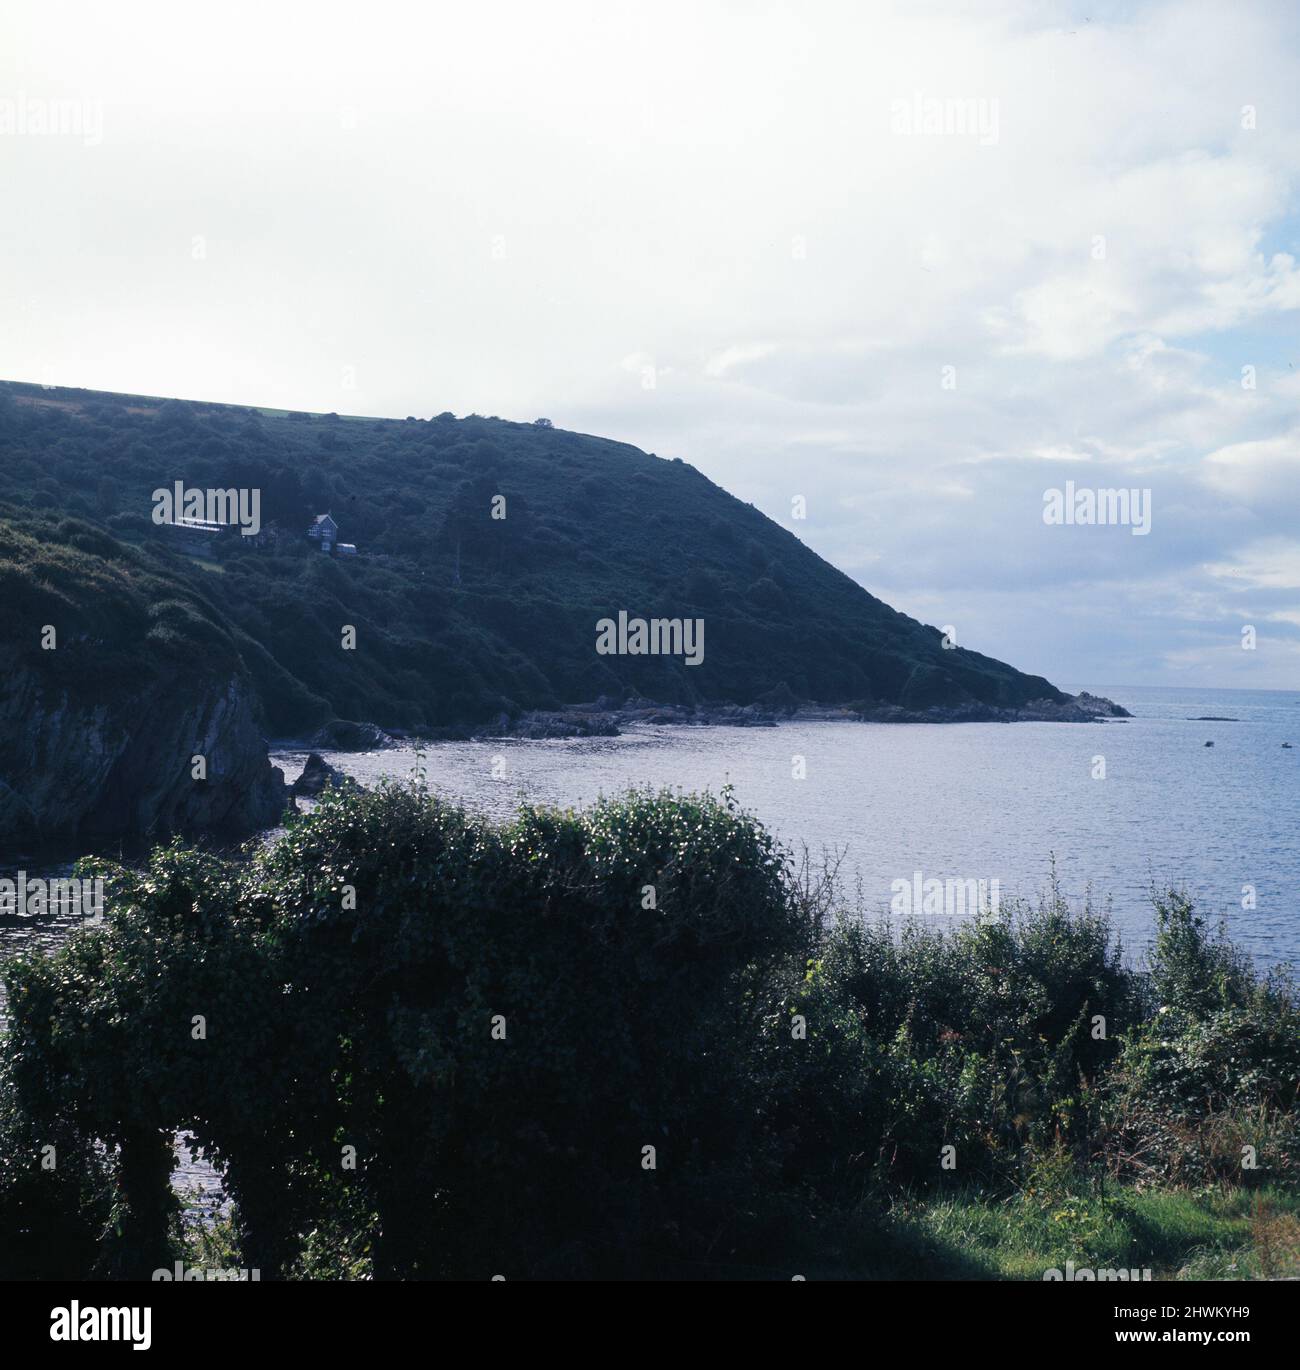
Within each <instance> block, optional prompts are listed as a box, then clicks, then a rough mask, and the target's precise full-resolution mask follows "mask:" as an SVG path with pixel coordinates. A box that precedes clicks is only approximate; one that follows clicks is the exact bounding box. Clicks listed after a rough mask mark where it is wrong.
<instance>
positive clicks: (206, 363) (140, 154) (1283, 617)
mask: <svg viewBox="0 0 1300 1370" xmlns="http://www.w3.org/2000/svg"><path fill="white" fill-rule="evenodd" d="M1298 188H1300V6H1296V5H1293V4H1291V3H1288V2H1286V0H1278V2H1277V3H1267V2H1265V3H1250V0H1247V2H1246V3H1237V2H1235V3H1233V4H1231V5H1229V4H1222V3H1215V4H1196V3H1190V2H1188V3H1178V4H1151V5H1145V4H1125V5H1116V4H1108V3H1083V4H1056V3H1039V4H1006V5H1001V4H997V3H984V4H965V3H946V4H931V3H926V2H925V0H920V2H919V3H918V0H912V3H907V4H899V5H893V4H884V3H881V4H873V3H863V2H862V0H858V2H857V3H844V4H840V3H828V2H826V0H800V2H799V3H796V4H778V3H764V2H763V0H747V2H745V3H741V2H740V0H689V2H688V3H676V2H675V0H655V3H618V0H599V3H590V4H588V3H574V2H572V0H546V3H544V4H543V3H537V0H530V2H529V3H517V2H516V0H493V3H491V4H487V5H469V4H465V3H463V0H461V3H457V4H454V5H452V4H444V3H432V4H424V5H419V6H417V5H414V4H390V3H386V0H371V3H368V4H366V5H364V6H358V5H355V4H335V3H332V2H331V0H326V2H325V3H314V4H311V5H287V4H286V5H267V4H265V3H258V4H247V3H244V2H243V0H232V2H231V3H225V4H222V5H221V6H217V7H211V6H204V7H200V6H188V5H178V4H176V3H174V0H168V3H132V0H126V3H118V4H114V5H111V6H110V5H104V4H103V3H102V2H100V3H80V2H79V3H60V0H6V3H5V5H4V7H3V9H2V10H0V197H2V198H0V377H3V378H5V379H11V380H28V381H39V382H43V383H46V384H59V385H73V386H86V387H89V388H93V389H109V390H118V391H127V392H139V393H145V394H152V395H176V396H181V397H184V398H189V399H205V400H221V401H229V402H236V403H248V404H262V405H270V406H277V407H285V408H300V409H310V410H318V411H330V410H336V411H338V412H340V413H356V414H373V415H385V416H393V417H405V416H406V415H408V414H414V415H416V416H418V417H427V416H430V415H432V414H436V413H440V412H442V411H444V410H451V411H453V412H455V413H457V414H462V415H463V414H467V413H480V414H486V415H499V416H501V417H503V418H510V419H525V420H526V419H532V418H535V417H538V416H543V415H544V416H546V417H549V418H551V419H552V420H553V421H554V423H555V424H556V426H557V427H561V428H570V429H576V430H578V431H581V432H588V433H598V434H601V435H604V436H608V437H612V438H616V439H620V440H623V441H627V442H631V443H635V444H636V445H637V446H639V447H642V448H644V449H646V450H647V451H652V452H655V453H657V454H658V455H659V456H662V457H681V458H682V459H683V460H685V461H688V462H690V463H692V464H693V465H695V466H696V467H698V468H699V469H700V470H701V471H703V472H704V473H705V474H706V475H708V476H709V477H710V478H711V479H713V480H715V481H717V482H718V483H719V484H721V485H722V486H724V487H725V488H726V489H728V490H730V491H731V492H732V493H733V494H735V495H737V496H739V497H740V498H741V499H744V500H747V501H750V502H752V503H753V504H755V505H756V506H757V507H758V508H760V509H761V510H763V511H764V512H765V513H766V514H768V515H769V516H771V517H772V518H774V519H776V520H777V521H778V522H780V523H782V524H784V525H785V526H787V527H789V528H790V529H791V530H792V531H794V532H795V533H797V534H798V536H799V537H801V538H802V539H803V540H804V541H805V542H806V543H808V544H809V545H810V546H811V547H812V548H813V549H814V550H816V551H817V552H818V553H820V554H821V555H822V556H824V557H826V558H827V559H828V560H829V561H831V562H833V563H834V564H835V565H837V566H838V567H840V568H841V569H842V570H844V571H846V572H848V573H849V574H850V575H852V576H853V577H854V578H855V579H857V580H858V581H860V582H861V583H862V584H863V585H864V586H866V587H867V588H868V589H869V590H871V591H872V593H874V594H877V595H879V596H880V597H881V598H883V599H885V600H886V601H887V602H889V603H891V604H893V605H894V606H895V607H896V608H899V609H902V610H903V611H905V612H907V613H910V614H913V615H914V616H916V617H918V618H921V619H923V620H924V621H926V622H929V623H934V624H936V625H940V626H943V627H945V628H951V630H952V635H953V636H954V637H955V639H956V641H957V642H958V643H959V644H960V645H961V646H965V647H971V648H974V649H976V650H979V651H983V652H986V653H988V654H989V655H992V656H996V657H999V658H1001V659H1003V660H1006V661H1009V662H1011V663H1012V664H1014V665H1016V666H1018V667H1020V668H1021V669H1023V670H1028V671H1032V672H1037V673H1040V674H1043V675H1046V676H1048V677H1049V678H1050V679H1052V680H1053V681H1056V682H1058V683H1065V684H1068V685H1075V686H1083V687H1086V688H1092V689H1106V688H1113V687H1117V686H1119V685H1123V684H1146V685H1166V684H1167V685H1186V686H1206V685H1216V686H1233V687H1241V688H1260V689H1300V338H1298V335H1297V324H1298V323H1300V264H1298V263H1297V261H1296V256H1297V253H1298V252H1300V231H1298V230H1300V201H1298V199H1297V190H1298ZM1067 483H1071V484H1069V485H1067ZM1119 489H1123V490H1129V491H1136V492H1138V493H1137V494H1136V495H1135V496H1133V497H1132V499H1131V502H1130V509H1131V510H1137V509H1145V510H1146V513H1147V514H1148V515H1149V525H1148V528H1147V531H1145V532H1143V531H1142V530H1141V528H1140V527H1139V526H1138V521H1136V520H1134V519H1133V518H1132V517H1130V521H1129V522H1128V523H1117V522H1111V523H1107V524H1099V523H1092V524H1085V523H1081V522H1074V523H1069V522H1066V523H1048V522H1045V519H1044V512H1045V508H1046V507H1047V503H1048V501H1049V500H1050V498H1051V496H1050V492H1052V491H1059V492H1061V493H1062V495H1063V496H1064V495H1065V493H1066V492H1067V490H1068V491H1073V492H1074V494H1073V498H1074V499H1079V498H1081V496H1080V493H1079V492H1083V491H1095V490H1119ZM1146 492H1149V494H1147V493H1146ZM1148 501H1149V502H1148ZM1072 507H1073V506H1072ZM799 512H802V513H804V514H805V517H802V518H799V517H796V514H797V513H799ZM1247 629H1251V630H1253V632H1248V631H1246V630H1247ZM1252 643H1253V645H1250V644H1252ZM1243 644H1246V645H1243Z"/></svg>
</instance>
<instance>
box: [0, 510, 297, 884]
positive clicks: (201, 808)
mask: <svg viewBox="0 0 1300 1370" xmlns="http://www.w3.org/2000/svg"><path fill="white" fill-rule="evenodd" d="M0 606H3V607H2V608H0V652H3V655H4V661H5V670H4V671H3V673H0V863H4V862H8V861H10V860H12V859H15V858H17V857H19V856H21V855H22V854H23V853H24V852H27V851H31V850H33V849H36V848H49V847H59V846H68V845H72V844H74V843H76V844H80V845H83V846H89V845H91V844H92V843H93V842H95V841H102V840H104V839H117V838H124V839H126V838H133V837H140V836H161V835H164V834H167V833H173V832H182V833H197V832H212V833H220V834H223V835H224V834H229V835H243V834H246V833H248V832H251V831H253V830H255V829H257V828H261V827H266V826H267V825H269V824H271V823H274V822H275V821H276V820H277V819H278V818H279V817H280V815H281V814H282V813H283V812H284V808H285V803H286V791H285V787H284V777H283V774H282V773H281V772H280V771H279V770H277V769H276V768H275V767H273V766H272V765H271V763H270V760H269V759H268V757H267V750H266V743H265V741H264V739H263V727H262V723H261V715H260V712H259V706H258V702H257V698H256V694H255V691H254V689H253V686H252V682H251V679H250V677H249V673H248V670H247V668H246V667H245V665H244V661H243V658H242V657H241V655H240V653H239V651H238V648H237V646H236V644H235V642H234V641H233V640H232V638H231V637H230V635H229V634H228V633H226V632H225V631H224V629H223V628H222V626H221V624H220V621H219V618H218V616H217V615H216V614H215V611H214V609H213V607H212V605H211V604H210V603H209V602H207V601H206V600H205V599H204V598H203V597H201V596H198V595H195V594H193V593H189V592H187V591H186V590H185V589H184V588H182V587H178V586H176V585H175V584H172V583H169V582H168V581H167V580H165V579H163V578H162V577H160V576H159V575H158V574H157V572H156V568H155V567H154V566H153V565H152V564H151V563H150V562H149V560H148V559H147V558H142V557H140V556H138V555H136V554H134V553H132V552H130V551H129V550H128V549H124V548H122V547H121V546H119V545H118V544H116V543H114V542H113V541H112V540H111V539H108V538H103V537H102V536H100V535H98V534H96V533H95V532H94V531H93V530H89V529H87V528H86V527H85V525H79V524H75V523H72V522H71V521H66V522H65V523H64V524H61V525H57V526H54V525H51V524H49V523H48V522H45V521H42V520H31V521H24V523H23V525H22V526H21V527H20V526H18V525H17V524H15V523H12V522H7V521H5V520H3V519H0Z"/></svg>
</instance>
